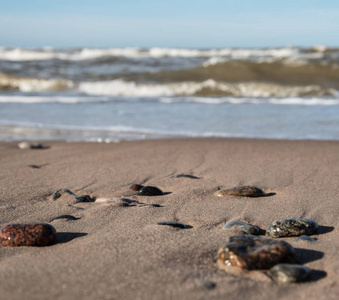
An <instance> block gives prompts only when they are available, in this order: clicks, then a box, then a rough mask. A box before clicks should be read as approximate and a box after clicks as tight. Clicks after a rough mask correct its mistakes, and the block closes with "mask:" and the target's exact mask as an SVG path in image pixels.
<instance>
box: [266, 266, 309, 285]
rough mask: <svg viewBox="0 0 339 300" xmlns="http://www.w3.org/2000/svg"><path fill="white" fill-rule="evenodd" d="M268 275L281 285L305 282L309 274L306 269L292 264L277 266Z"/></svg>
mask: <svg viewBox="0 0 339 300" xmlns="http://www.w3.org/2000/svg"><path fill="white" fill-rule="evenodd" d="M268 274H269V275H270V276H271V277H272V278H273V279H274V280H275V281H278V282H281V283H291V282H301V281H305V280H306V279H307V278H308V277H309V276H310V274H311V270H310V269H309V268H308V267H305V266H302V265H294V264H278V265H276V266H274V267H273V268H272V269H270V270H269V272H268Z"/></svg>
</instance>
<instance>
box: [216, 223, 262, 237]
mask: <svg viewBox="0 0 339 300" xmlns="http://www.w3.org/2000/svg"><path fill="white" fill-rule="evenodd" d="M232 229H237V230H241V231H243V232H245V233H247V234H252V235H259V234H260V229H259V228H258V227H257V226H253V225H251V224H248V223H245V222H241V221H231V222H228V223H226V224H225V225H224V226H223V228H222V230H232Z"/></svg>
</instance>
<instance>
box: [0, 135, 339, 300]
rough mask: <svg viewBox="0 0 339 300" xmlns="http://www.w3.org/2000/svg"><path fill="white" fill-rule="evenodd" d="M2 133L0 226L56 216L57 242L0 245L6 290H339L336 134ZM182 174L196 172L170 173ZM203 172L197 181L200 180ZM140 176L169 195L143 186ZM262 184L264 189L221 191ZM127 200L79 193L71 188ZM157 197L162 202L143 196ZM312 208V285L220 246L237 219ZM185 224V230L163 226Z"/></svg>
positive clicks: (262, 220) (137, 294) (181, 295)
mask: <svg viewBox="0 0 339 300" xmlns="http://www.w3.org/2000/svg"><path fill="white" fill-rule="evenodd" d="M44 145H46V146H48V147H46V148H44V149H26V150H21V149H19V148H18V147H17V143H0V225H1V226H3V225H7V224H11V223H30V222H48V221H49V220H51V219H52V218H54V217H56V216H58V215H72V216H74V217H76V218H79V219H75V220H72V219H67V218H62V219H56V220H53V221H51V222H50V224H51V225H53V226H54V227H55V229H56V230H57V237H56V242H55V244H53V245H51V246H46V247H1V246H0V298H1V299H8V300H10V299H194V300H197V299H247V300H249V299H326V300H329V299H338V295H339V286H338V285H339V251H338V249H339V232H338V230H337V228H338V226H339V217H338V216H339V198H338V195H339V184H338V167H339V166H338V159H339V142H335V141H270V140H246V139H182V140H180V139H179V140H154V141H136V142H121V143H110V144H105V143H101V144H98V143H66V142H46V143H44ZM176 174H186V175H192V176H190V177H185V176H177V177H175V176H172V177H170V176H171V175H176ZM195 177H199V179H197V178H195ZM133 183H138V184H142V185H150V186H155V187H158V188H159V189H161V190H162V191H163V192H164V195H161V196H139V195H137V192H136V191H133V190H131V189H128V188H127V186H128V185H130V184H133ZM238 185H255V186H258V187H260V188H261V189H263V190H264V192H265V193H266V194H268V195H267V196H265V197H259V198H245V197H232V196H226V197H216V196H214V195H213V194H214V193H215V192H216V191H218V189H227V188H231V187H234V186H238ZM58 189H69V190H71V191H73V192H74V193H76V194H77V195H89V196H90V197H93V198H100V197H102V198H105V197H107V198H127V199H130V200H134V202H133V201H132V202H130V203H128V204H129V205H128V204H126V205H127V206H122V205H116V204H114V201H115V202H117V201H120V200H113V201H111V202H112V203H111V204H110V203H109V201H108V202H107V201H101V202H96V203H92V202H86V203H75V202H76V199H75V198H74V197H73V196H72V195H70V194H64V195H62V196H61V197H60V198H58V199H57V200H55V201H53V200H52V195H53V193H54V192H55V191H56V190H58ZM141 203H146V204H158V205H159V206H158V207H157V206H150V205H142V204H141ZM285 218H307V219H312V220H314V221H316V222H317V223H318V224H319V230H318V233H317V234H315V235H312V237H313V238H315V239H316V241H314V242H310V241H299V242H298V243H297V244H294V243H293V242H294V241H295V240H296V239H297V238H296V237H287V238H282V239H281V240H284V241H286V242H288V243H290V244H291V245H292V246H294V247H295V248H296V252H297V259H298V262H299V263H301V264H303V265H305V266H307V267H309V268H310V269H311V270H312V273H311V277H310V279H309V280H308V281H307V282H306V283H298V284H287V285H286V284H285V285H284V284H278V283H276V282H273V281H272V280H270V279H269V278H268V277H266V276H265V275H263V274H262V273H261V272H258V271H253V272H252V273H249V274H245V275H244V276H242V275H240V277H239V274H236V272H235V274H233V275H232V274H228V273H226V272H225V271H224V270H222V269H220V268H219V267H218V263H217V253H218V249H219V248H221V247H223V246H224V245H225V243H226V241H227V240H228V238H229V237H230V236H231V235H233V234H234V233H233V232H232V231H227V230H222V227H223V226H224V225H225V224H226V223H227V222H229V221H233V220H238V221H243V222H246V223H250V224H252V225H255V226H258V227H259V228H260V229H263V230H265V229H267V227H268V226H269V225H270V224H271V223H272V222H273V221H275V220H278V219H285ZM158 222H180V223H182V224H184V225H189V226H187V228H180V227H172V226H167V225H157V223H158Z"/></svg>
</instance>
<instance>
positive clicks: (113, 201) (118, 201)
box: [94, 197, 133, 206]
mask: <svg viewBox="0 0 339 300" xmlns="http://www.w3.org/2000/svg"><path fill="white" fill-rule="evenodd" d="M132 202H133V200H129V199H127V198H105V197H102V198H97V199H96V200H95V201H94V203H102V204H106V205H112V206H130V203H132Z"/></svg>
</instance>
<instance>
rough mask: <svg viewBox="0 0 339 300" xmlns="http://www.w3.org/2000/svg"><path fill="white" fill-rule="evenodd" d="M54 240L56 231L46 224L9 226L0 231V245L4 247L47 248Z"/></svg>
mask: <svg viewBox="0 0 339 300" xmlns="http://www.w3.org/2000/svg"><path fill="white" fill-rule="evenodd" d="M55 239H56V230H55V228H54V227H53V226H52V225H50V224H47V223H37V224H9V225H6V226H4V227H2V228H1V230H0V245H1V246H6V247H19V246H48V245H51V244H53V243H54V241H55Z"/></svg>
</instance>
